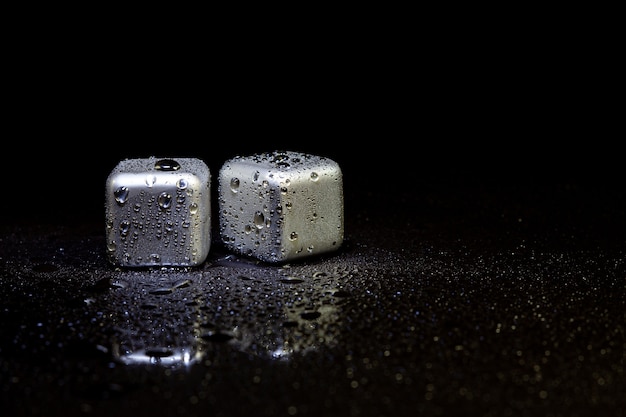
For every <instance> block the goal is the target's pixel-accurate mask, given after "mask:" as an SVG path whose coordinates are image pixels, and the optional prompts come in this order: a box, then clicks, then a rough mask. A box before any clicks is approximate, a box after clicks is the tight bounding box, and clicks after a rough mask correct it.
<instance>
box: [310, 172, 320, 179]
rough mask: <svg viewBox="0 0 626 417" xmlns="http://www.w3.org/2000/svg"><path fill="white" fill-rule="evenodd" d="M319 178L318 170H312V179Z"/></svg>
mask: <svg viewBox="0 0 626 417" xmlns="http://www.w3.org/2000/svg"><path fill="white" fill-rule="evenodd" d="M319 178H320V177H319V175H318V174H317V172H311V181H317V180H318V179H319Z"/></svg>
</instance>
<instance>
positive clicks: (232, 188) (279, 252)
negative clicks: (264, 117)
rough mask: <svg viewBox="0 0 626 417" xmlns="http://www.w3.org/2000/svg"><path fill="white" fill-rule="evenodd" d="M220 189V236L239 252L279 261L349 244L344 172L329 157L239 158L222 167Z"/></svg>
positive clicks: (294, 154) (274, 154) (286, 154)
mask: <svg viewBox="0 0 626 417" xmlns="http://www.w3.org/2000/svg"><path fill="white" fill-rule="evenodd" d="M218 188H219V191H218V195H219V197H218V198H219V199H218V202H219V225H220V226H219V227H220V236H221V238H222V241H223V242H224V244H225V246H226V247H227V248H228V249H229V250H232V251H233V252H236V253H240V254H243V255H246V256H252V257H255V258H257V259H260V260H262V261H265V262H271V263H279V262H285V261H288V260H291V259H297V258H301V257H305V256H311V255H315V254H321V253H325V252H329V251H333V250H336V249H338V248H339V247H340V246H341V245H342V243H343V237H344V201H343V178H342V172H341V169H340V167H339V165H337V163H336V162H334V161H332V160H330V159H328V158H325V157H320V156H315V155H309V154H304V153H299V152H290V151H286V152H278V151H277V152H272V153H265V154H257V155H252V156H247V157H240V156H238V157H235V158H232V159H230V160H228V161H226V163H224V165H223V166H222V168H221V169H220V172H219V178H218Z"/></svg>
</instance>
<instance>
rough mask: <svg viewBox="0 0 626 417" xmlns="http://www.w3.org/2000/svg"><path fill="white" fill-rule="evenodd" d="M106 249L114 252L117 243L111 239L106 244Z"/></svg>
mask: <svg viewBox="0 0 626 417" xmlns="http://www.w3.org/2000/svg"><path fill="white" fill-rule="evenodd" d="M107 250H108V251H109V252H115V251H116V250H117V244H116V243H115V242H114V241H113V240H111V241H110V242H109V243H108V244H107Z"/></svg>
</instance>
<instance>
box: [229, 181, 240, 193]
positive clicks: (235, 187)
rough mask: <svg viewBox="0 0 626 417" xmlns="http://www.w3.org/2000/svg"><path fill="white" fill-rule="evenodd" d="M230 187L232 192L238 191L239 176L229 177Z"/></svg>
mask: <svg viewBox="0 0 626 417" xmlns="http://www.w3.org/2000/svg"><path fill="white" fill-rule="evenodd" d="M230 189H231V190H232V192H233V193H236V192H238V191H239V178H231V179H230Z"/></svg>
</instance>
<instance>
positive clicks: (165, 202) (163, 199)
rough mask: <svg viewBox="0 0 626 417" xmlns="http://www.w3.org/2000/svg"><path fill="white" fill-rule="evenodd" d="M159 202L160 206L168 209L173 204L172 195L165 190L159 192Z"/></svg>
mask: <svg viewBox="0 0 626 417" xmlns="http://www.w3.org/2000/svg"><path fill="white" fill-rule="evenodd" d="M157 203H158V204H159V207H161V208H162V209H168V208H170V206H171V205H172V196H171V195H170V194H168V193H166V192H165V191H163V192H162V193H161V194H159V198H158V199H157Z"/></svg>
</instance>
